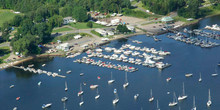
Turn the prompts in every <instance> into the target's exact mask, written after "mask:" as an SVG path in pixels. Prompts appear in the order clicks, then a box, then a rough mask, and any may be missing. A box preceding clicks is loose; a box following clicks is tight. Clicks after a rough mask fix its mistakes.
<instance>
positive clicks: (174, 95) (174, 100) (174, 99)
mask: <svg viewBox="0 0 220 110" xmlns="http://www.w3.org/2000/svg"><path fill="white" fill-rule="evenodd" d="M173 102H177V100H176V93H175V92H174V93H173Z"/></svg>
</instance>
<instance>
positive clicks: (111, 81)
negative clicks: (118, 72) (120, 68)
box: [108, 72, 115, 84]
mask: <svg viewBox="0 0 220 110" xmlns="http://www.w3.org/2000/svg"><path fill="white" fill-rule="evenodd" d="M113 82H115V80H113V79H112V72H111V79H110V80H108V84H112V83H113Z"/></svg>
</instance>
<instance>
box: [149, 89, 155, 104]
mask: <svg viewBox="0 0 220 110" xmlns="http://www.w3.org/2000/svg"><path fill="white" fill-rule="evenodd" d="M152 101H154V97H153V93H152V89H151V90H150V98H149V102H152Z"/></svg>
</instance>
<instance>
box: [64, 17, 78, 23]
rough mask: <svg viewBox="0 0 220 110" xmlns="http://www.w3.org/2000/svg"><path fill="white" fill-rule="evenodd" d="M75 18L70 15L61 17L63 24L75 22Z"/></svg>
mask: <svg viewBox="0 0 220 110" xmlns="http://www.w3.org/2000/svg"><path fill="white" fill-rule="evenodd" d="M75 22H76V20H75V19H73V18H72V17H65V18H63V24H64V25H66V24H69V23H75Z"/></svg>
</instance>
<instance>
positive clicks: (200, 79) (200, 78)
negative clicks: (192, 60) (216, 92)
mask: <svg viewBox="0 0 220 110" xmlns="http://www.w3.org/2000/svg"><path fill="white" fill-rule="evenodd" d="M201 81H202V76H201V73H200V77H199V82H201Z"/></svg>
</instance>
